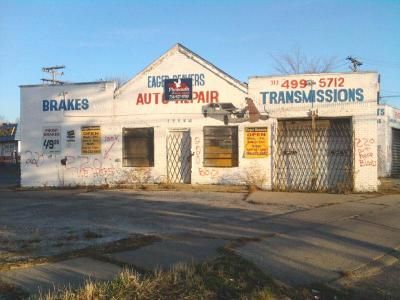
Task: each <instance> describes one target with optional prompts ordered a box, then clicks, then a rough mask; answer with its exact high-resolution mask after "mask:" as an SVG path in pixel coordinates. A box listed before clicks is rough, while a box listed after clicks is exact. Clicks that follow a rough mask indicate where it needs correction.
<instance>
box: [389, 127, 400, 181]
mask: <svg viewBox="0 0 400 300" xmlns="http://www.w3.org/2000/svg"><path fill="white" fill-rule="evenodd" d="M391 176H392V177H396V178H400V129H395V128H392V171H391Z"/></svg>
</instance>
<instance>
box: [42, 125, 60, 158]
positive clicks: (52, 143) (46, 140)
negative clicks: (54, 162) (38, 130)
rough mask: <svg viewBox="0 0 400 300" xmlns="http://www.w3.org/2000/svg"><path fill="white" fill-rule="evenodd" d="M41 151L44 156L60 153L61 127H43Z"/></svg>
mask: <svg viewBox="0 0 400 300" xmlns="http://www.w3.org/2000/svg"><path fill="white" fill-rule="evenodd" d="M42 149H43V153H46V154H50V153H61V127H59V126H46V127H43V136H42Z"/></svg>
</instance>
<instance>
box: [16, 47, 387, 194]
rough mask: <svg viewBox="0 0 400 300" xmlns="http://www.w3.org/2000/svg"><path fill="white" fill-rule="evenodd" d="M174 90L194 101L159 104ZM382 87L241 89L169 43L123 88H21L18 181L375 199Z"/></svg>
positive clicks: (285, 81) (300, 81)
mask: <svg viewBox="0 0 400 300" xmlns="http://www.w3.org/2000/svg"><path fill="white" fill-rule="evenodd" d="M189 83H190V84H189ZM164 84H165V86H166V87H167V88H166V89H165V87H164ZM167 84H168V85H167ZM171 84H172V85H171ZM189 85H190V86H189ZM171 90H172V93H174V92H176V91H179V92H182V91H183V94H184V93H186V91H189V90H190V94H191V96H192V99H185V98H175V99H179V100H173V101H171V100H166V98H168V97H170V96H171V95H165V93H169V91H171ZM378 90H379V83H378V74H376V73H335V74H307V75H301V76H286V77H251V78H250V80H249V84H248V85H247V84H245V83H242V82H240V81H238V80H236V79H234V78H233V77H231V76H229V75H228V74H226V73H225V72H223V71H222V70H220V69H218V68H217V67H215V66H214V65H213V64H211V63H210V62H208V61H206V60H205V59H203V58H201V57H200V56H198V55H197V54H195V53H193V52H192V51H190V50H189V49H187V48H185V47H183V46H182V45H180V44H177V45H176V46H174V47H173V48H171V49H170V50H169V51H167V52H166V53H165V54H164V55H162V56H161V57H160V58H158V59H157V60H156V61H154V62H153V63H151V64H150V65H149V66H148V67H147V68H145V69H144V70H143V71H142V72H140V73H139V74H137V75H136V76H135V77H133V78H132V79H131V80H129V81H128V82H126V83H125V84H124V85H122V86H121V87H119V88H116V84H115V83H114V82H105V81H101V82H91V83H90V82H89V83H76V84H63V85H25V86H21V136H22V156H21V173H22V175H21V177H22V178H21V181H22V185H23V186H68V185H99V184H118V183H127V182H129V183H131V182H139V183H143V182H150V183H151V182H153V183H162V182H165V183H193V184H257V185H259V186H261V187H263V188H264V189H275V190H287V191H291V190H305V191H310V190H320V191H340V190H347V189H351V190H356V191H374V190H376V188H377V151H376V148H377V147H376V139H377V131H376V128H377V124H376V111H377V92H378ZM178 96H179V95H178ZM180 96H182V95H180ZM312 114H313V117H311V115H312Z"/></svg>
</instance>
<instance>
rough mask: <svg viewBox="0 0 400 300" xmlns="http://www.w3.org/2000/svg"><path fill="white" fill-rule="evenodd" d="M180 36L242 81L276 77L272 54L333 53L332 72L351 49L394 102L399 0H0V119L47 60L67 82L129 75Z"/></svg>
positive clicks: (398, 102) (399, 66)
mask: <svg viewBox="0 0 400 300" xmlns="http://www.w3.org/2000/svg"><path fill="white" fill-rule="evenodd" d="M177 42H179V43H182V44H183V45H184V46H186V47H188V48H189V49H191V50H192V51H194V52H196V53H197V54H199V55H200V56H202V57H204V58H206V59H207V60H209V61H210V62H212V63H213V64H215V65H216V66H218V67H219V68H221V69H223V70H224V71H225V72H227V73H229V74H230V75H232V76H234V77H236V78H238V79H239V80H242V81H247V78H248V76H252V75H271V74H276V71H275V70H274V62H273V59H272V58H271V55H275V56H279V55H280V54H282V53H290V52H291V51H293V49H294V48H296V47H298V48H300V49H301V50H302V52H303V53H304V54H305V55H307V56H308V57H311V58H312V57H321V58H328V57H333V56H335V57H337V61H338V63H337V65H336V68H335V70H334V71H349V69H348V66H347V64H346V61H345V58H346V57H347V56H349V55H353V56H355V57H357V58H358V59H360V60H361V61H362V62H363V63H364V65H363V67H362V68H361V70H364V71H367V70H368V71H370V70H373V71H378V72H379V73H380V74H381V95H382V96H384V97H385V98H383V99H382V100H384V101H385V102H387V103H389V104H391V105H394V106H397V107H400V1H384V0H381V1H311V0H310V1H307V0H303V1H283V0H280V1H251V0H248V1H239V0H238V1H188V0H186V1H167V0H165V1H73V0H70V1H62V0H61V1H15V0H14V1H7V0H1V1H0V116H3V117H5V118H6V119H8V120H10V121H14V120H15V119H16V118H17V117H18V116H19V88H18V85H21V84H38V83H40V82H41V81H40V78H43V77H45V74H43V73H42V72H41V68H42V67H43V66H51V65H56V64H64V65H66V67H67V68H66V70H65V76H64V77H63V80H66V81H72V82H82V81H94V80H98V79H100V78H103V79H104V78H110V77H115V76H117V77H122V78H125V79H129V78H131V77H132V76H134V75H135V74H136V73H137V72H139V71H141V70H142V69H143V68H144V67H145V66H147V65H148V64H149V63H150V62H152V61H153V60H154V59H156V58H158V57H159V56H160V55H162V54H163V53H164V52H165V51H167V50H168V49H169V48H170V47H172V46H173V45H174V44H175V43H177ZM396 95H398V96H396Z"/></svg>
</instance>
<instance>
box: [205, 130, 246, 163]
mask: <svg viewBox="0 0 400 300" xmlns="http://www.w3.org/2000/svg"><path fill="white" fill-rule="evenodd" d="M204 166H205V167H237V166H238V128H237V127H236V126H205V127H204Z"/></svg>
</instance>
